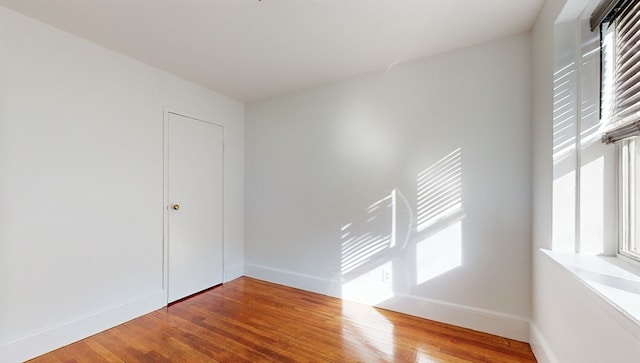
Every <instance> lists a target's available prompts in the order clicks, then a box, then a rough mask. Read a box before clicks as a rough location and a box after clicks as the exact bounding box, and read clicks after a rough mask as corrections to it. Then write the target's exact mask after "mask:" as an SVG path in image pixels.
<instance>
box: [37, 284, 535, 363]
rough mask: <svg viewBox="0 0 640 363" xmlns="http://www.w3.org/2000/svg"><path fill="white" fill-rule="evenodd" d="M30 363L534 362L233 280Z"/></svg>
mask: <svg viewBox="0 0 640 363" xmlns="http://www.w3.org/2000/svg"><path fill="white" fill-rule="evenodd" d="M30 362H32V363H40V362H92V363H93V362H233V363H236V362H252V363H253V362H535V358H534V356H533V353H532V352H531V349H530V347H529V345H528V344H526V343H522V342H518V341H514V340H510V339H505V338H501V337H497V336H494V335H490V334H485V333H480V332H476V331H472V330H468V329H463V328H458V327H454V326H451V325H446V324H441V323H437V322H433V321H429V320H424V319H420V318H416V317H412V316H408V315H404V314H399V313H395V312H391V311H387V310H381V309H376V308H371V307H369V306H365V305H360V304H356V303H350V302H346V301H342V300H340V299H335V298H330V297H327V296H323V295H318V294H314V293H310V292H306V291H302V290H297V289H293V288H289V287H285V286H281V285H275V284H271V283H267V282H264V281H259V280H255V279H251V278H246V277H243V278H240V279H237V280H234V281H231V282H229V283H227V284H225V285H221V286H218V287H216V288H214V289H211V290H208V291H206V292H203V293H201V294H199V295H196V296H193V297H191V298H189V299H186V300H183V301H181V302H178V303H176V304H173V305H171V306H169V307H168V308H164V309H160V310H157V311H155V312H152V313H150V314H147V315H145V316H142V317H140V318H137V319H134V320H132V321H129V322H127V323H125V324H122V325H120V326H117V327H115V328H112V329H109V330H107V331H104V332H102V333H99V334H97V335H94V336H91V337H89V338H86V339H84V340H81V341H79V342H76V343H73V344H71V345H68V346H66V347H63V348H60V349H58V350H55V351H53V352H51V353H48V354H45V355H43V356H40V357H38V358H36V359H33V360H31V361H30Z"/></svg>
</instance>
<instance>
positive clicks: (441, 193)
mask: <svg viewBox="0 0 640 363" xmlns="http://www.w3.org/2000/svg"><path fill="white" fill-rule="evenodd" d="M417 189H418V190H417V192H418V193H417V200H418V201H417V205H418V220H417V223H418V225H417V230H418V232H421V231H424V230H425V229H427V228H429V227H431V226H433V225H435V224H437V223H439V222H441V221H443V220H445V219H447V218H448V217H450V216H452V215H453V214H455V213H457V212H459V211H460V209H462V148H457V149H456V150H454V151H453V152H452V153H450V154H449V155H447V156H445V157H444V158H442V159H440V160H439V161H438V162H436V163H435V164H433V165H432V166H431V167H429V168H427V169H425V170H424V171H422V172H421V173H420V174H418V188H417Z"/></svg>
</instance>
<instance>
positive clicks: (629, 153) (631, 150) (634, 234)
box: [620, 137, 640, 259]
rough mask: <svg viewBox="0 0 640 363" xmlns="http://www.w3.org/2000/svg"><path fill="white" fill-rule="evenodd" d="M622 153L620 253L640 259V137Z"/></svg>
mask: <svg viewBox="0 0 640 363" xmlns="http://www.w3.org/2000/svg"><path fill="white" fill-rule="evenodd" d="M620 151H621V155H620V171H621V173H620V177H621V183H620V187H621V188H620V191H621V193H620V207H621V208H620V222H621V223H620V225H621V234H622V241H621V242H622V243H621V244H620V253H621V254H623V255H626V256H628V257H631V258H634V259H640V248H639V247H640V242H639V241H638V240H639V238H640V230H638V228H639V227H640V177H638V175H637V170H640V137H634V138H632V139H628V140H626V141H624V142H623V143H622V147H621V149H620Z"/></svg>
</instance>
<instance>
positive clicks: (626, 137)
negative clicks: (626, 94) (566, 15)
mask: <svg viewBox="0 0 640 363" xmlns="http://www.w3.org/2000/svg"><path fill="white" fill-rule="evenodd" d="M605 2H607V1H605ZM608 2H609V3H611V1H608ZM619 3H622V1H620V2H619ZM637 3H638V1H637V0H635V1H634V0H632V1H628V2H626V4H631V5H629V6H631V7H635V6H637ZM617 21H618V18H616V19H614V20H613V21H611V20H609V19H607V20H605V21H602V22H601V23H600V24H599V26H598V29H599V32H600V77H601V79H600V95H601V104H600V120H601V123H602V125H605V126H607V127H605V130H606V132H604V133H603V136H602V142H603V143H605V144H610V143H615V147H616V159H617V160H616V169H617V170H616V174H617V179H618V182H617V185H618V192H617V203H618V207H617V210H618V241H617V249H616V250H617V253H616V254H617V256H620V257H623V258H625V259H628V260H631V261H633V262H635V263H640V251H639V249H638V247H639V246H638V245H639V242H638V237H640V221H639V220H638V218H637V216H638V214H639V213H640V206H638V202H640V196H639V195H637V194H638V193H639V191H640V188H638V187H637V182H638V181H639V180H640V175H638V173H639V172H640V170H638V169H639V168H638V167H637V162H638V160H636V158H637V149H638V148H640V136H639V134H640V130H637V128H636V126H635V125H636V124H638V123H639V122H640V121H636V122H635V123H633V122H632V123H623V122H621V123H618V121H619V120H618V118H617V115H616V109H615V102H616V84H615V83H616V81H617V78H616V71H617V68H616V66H618V62H617V60H616V57H617V56H618V50H617V44H616V42H617V35H618V34H617ZM592 27H593V24H592ZM620 125H623V127H620Z"/></svg>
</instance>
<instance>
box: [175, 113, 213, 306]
mask: <svg viewBox="0 0 640 363" xmlns="http://www.w3.org/2000/svg"><path fill="white" fill-rule="evenodd" d="M222 140H223V130H222V127H221V126H218V125H214V124H211V123H208V122H204V121H200V120H196V119H192V118H189V117H185V116H180V115H177V114H173V113H169V118H168V140H167V142H168V150H167V155H168V156H167V157H168V162H167V167H168V193H167V194H168V200H167V201H168V205H167V208H168V231H167V234H168V242H167V243H168V249H167V251H168V273H167V280H168V281H167V288H168V302H173V301H176V300H179V299H182V298H184V297H186V296H189V295H191V294H194V293H196V292H199V291H202V290H205V289H208V288H210V287H212V286H215V285H218V284H220V283H222V259H223V257H222V195H223V194H222V193H223V192H222V185H223V184H222V181H223V174H222V171H223V144H222Z"/></svg>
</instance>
